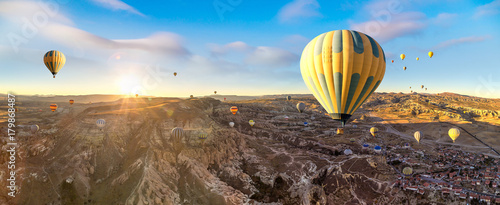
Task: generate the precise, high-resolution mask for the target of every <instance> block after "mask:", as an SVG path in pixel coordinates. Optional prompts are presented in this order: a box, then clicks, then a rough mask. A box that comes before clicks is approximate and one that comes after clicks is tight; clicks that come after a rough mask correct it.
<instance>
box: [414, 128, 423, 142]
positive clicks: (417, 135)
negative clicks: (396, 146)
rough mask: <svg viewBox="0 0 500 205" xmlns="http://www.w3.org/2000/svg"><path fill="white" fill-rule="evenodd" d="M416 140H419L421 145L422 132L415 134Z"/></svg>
mask: <svg viewBox="0 0 500 205" xmlns="http://www.w3.org/2000/svg"><path fill="white" fill-rule="evenodd" d="M413 136H414V137H415V139H416V140H417V142H418V143H420V138H421V137H422V132H420V131H416V132H415V134H413Z"/></svg>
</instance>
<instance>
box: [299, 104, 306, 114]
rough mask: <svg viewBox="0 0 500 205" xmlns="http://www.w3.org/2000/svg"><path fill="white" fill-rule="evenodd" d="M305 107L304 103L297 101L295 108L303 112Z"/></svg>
mask: <svg viewBox="0 0 500 205" xmlns="http://www.w3.org/2000/svg"><path fill="white" fill-rule="evenodd" d="M305 109H306V104H304V103H297V110H299V112H300V113H302V112H304V110H305Z"/></svg>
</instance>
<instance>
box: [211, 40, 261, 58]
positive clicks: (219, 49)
mask: <svg viewBox="0 0 500 205" xmlns="http://www.w3.org/2000/svg"><path fill="white" fill-rule="evenodd" d="M208 47H209V49H210V52H211V53H212V55H216V56H219V55H225V54H227V53H229V52H232V51H237V52H247V51H250V50H251V49H252V47H251V46H249V45H247V44H246V43H245V42H242V41H235V42H232V43H228V44H226V45H223V46H221V45H217V44H209V45H208Z"/></svg>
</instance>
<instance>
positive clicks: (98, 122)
mask: <svg viewBox="0 0 500 205" xmlns="http://www.w3.org/2000/svg"><path fill="white" fill-rule="evenodd" d="M95 124H96V125H97V127H99V128H100V129H102V128H103V127H104V126H106V120H104V119H98V120H97V121H96V122H95Z"/></svg>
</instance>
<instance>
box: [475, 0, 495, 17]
mask: <svg viewBox="0 0 500 205" xmlns="http://www.w3.org/2000/svg"><path fill="white" fill-rule="evenodd" d="M499 13H500V0H494V1H492V2H490V3H488V4H485V5H482V6H478V7H477V8H476V13H475V14H474V18H480V17H482V16H489V15H496V14H499Z"/></svg>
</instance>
